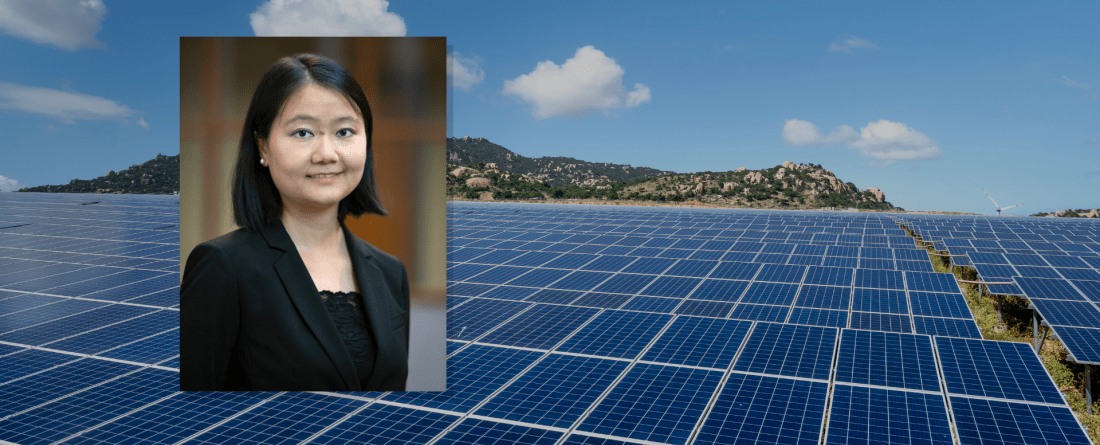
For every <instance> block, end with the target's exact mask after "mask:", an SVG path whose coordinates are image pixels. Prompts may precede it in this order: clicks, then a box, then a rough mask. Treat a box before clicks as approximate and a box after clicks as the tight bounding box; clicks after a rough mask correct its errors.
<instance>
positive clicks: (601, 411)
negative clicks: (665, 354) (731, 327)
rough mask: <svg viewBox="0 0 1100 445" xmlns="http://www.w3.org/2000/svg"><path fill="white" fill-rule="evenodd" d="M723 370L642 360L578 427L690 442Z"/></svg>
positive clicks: (649, 439)
mask: <svg viewBox="0 0 1100 445" xmlns="http://www.w3.org/2000/svg"><path fill="white" fill-rule="evenodd" d="M721 379H722V372H720V371H707V370H702V369H695V368H682V367H677V366H664V365H653V364H646V363H639V364H637V365H635V366H634V368H632V369H631V370H630V371H628V372H627V374H626V376H624V377H623V379H622V381H620V382H619V383H618V384H617V385H615V386H614V387H613V388H612V389H611V392H610V393H609V394H608V395H607V397H606V398H605V399H603V401H602V402H600V403H599V404H598V405H596V407H595V408H594V409H593V411H592V413H591V414H589V415H588V417H587V418H585V419H584V421H582V422H581V424H580V425H579V426H578V427H577V429H578V430H580V431H588V432H593V433H599V434H606V435H612V436H621V437H629V438H632V439H640V440H646V441H652V442H664V443H670V444H684V443H687V439H688V437H689V436H690V435H691V432H692V430H693V429H694V428H695V424H696V422H698V421H699V419H700V418H701V417H702V415H703V411H704V410H705V409H706V407H707V403H708V402H709V401H710V398H711V395H713V394H714V391H715V390H716V389H717V388H718V383H719V382H720V381H721Z"/></svg>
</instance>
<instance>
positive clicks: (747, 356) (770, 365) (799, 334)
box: [733, 322, 837, 380]
mask: <svg viewBox="0 0 1100 445" xmlns="http://www.w3.org/2000/svg"><path fill="white" fill-rule="evenodd" d="M836 337H837V330H836V329H833V328H826V327H818V326H802V325H790V324H777V323H763V322H760V323H757V324H756V327H755V328H754V329H753V332H752V334H751V335H750V336H749V339H748V341H747V343H746V346H745V350H744V351H742V353H741V355H740V357H739V358H738V359H737V363H735V364H734V367H733V369H734V370H735V371H744V372H754V373H762V374H773V375H780V376H790V377H802V378H813V379H826V380H827V379H828V378H829V373H830V369H831V367H832V362H833V350H834V347H835V345H836V340H837V339H836Z"/></svg>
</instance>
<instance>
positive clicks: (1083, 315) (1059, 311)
mask: <svg viewBox="0 0 1100 445" xmlns="http://www.w3.org/2000/svg"><path fill="white" fill-rule="evenodd" d="M1031 304H1032V305H1034V306H1035V310H1037V311H1039V314H1041V315H1042V317H1043V319H1044V320H1046V322H1047V323H1050V324H1052V325H1060V326H1072V327H1082V328H1100V309H1097V308H1096V306H1095V305H1094V304H1093V303H1090V302H1085V301H1066V300H1047V299H1038V298H1037V299H1034V300H1032V301H1031ZM0 339H2V337H0Z"/></svg>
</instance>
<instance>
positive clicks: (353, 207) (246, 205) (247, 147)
mask: <svg viewBox="0 0 1100 445" xmlns="http://www.w3.org/2000/svg"><path fill="white" fill-rule="evenodd" d="M310 84H314V85H318V86H322V87H325V88H329V89H331V90H334V91H336V92H339V93H340V94H342V95H343V96H344V97H345V98H347V99H348V100H349V101H351V102H352V103H354V104H355V105H356V106H358V107H359V112H360V113H361V114H362V118H363V123H364V125H365V127H366V136H367V159H366V162H365V163H364V166H363V177H362V179H360V180H359V185H358V186H356V187H355V189H354V190H352V192H351V194H349V195H348V196H346V197H344V199H341V200H340V204H339V209H338V210H337V218H338V221H339V222H341V223H343V221H344V219H345V218H346V217H347V216H348V215H352V216H360V215H363V214H366V213H373V214H376V215H384V216H385V215H389V213H388V212H386V209H384V208H383V207H382V202H381V200H380V199H378V193H377V192H376V191H375V187H374V161H373V155H372V152H371V130H372V129H373V126H374V121H373V119H372V118H371V112H370V104H368V103H367V96H366V95H365V94H363V89H362V88H360V87H359V83H358V82H356V81H355V78H354V77H352V76H351V73H348V71H347V70H345V69H344V67H342V66H340V64H339V63H336V61H334V60H332V59H329V58H327V57H322V56H318V55H315V54H296V55H293V56H289V57H283V58H281V59H279V60H277V61H275V63H274V64H272V65H271V67H270V68H268V69H267V72H265V73H264V75H263V77H262V78H260V83H259V85H257V86H256V92H255V93H253V94H252V102H251V103H250V104H249V105H248V114H247V115H246V116H245V120H244V129H242V130H241V145H240V153H239V154H238V155H237V167H236V172H235V174H234V176H233V192H232V194H233V219H234V221H236V223H237V225H238V226H241V227H245V228H247V229H249V230H252V231H256V232H259V231H260V230H261V229H263V228H264V227H265V226H271V225H274V224H276V223H277V222H278V221H279V217H280V216H281V215H282V212H283V201H282V198H281V197H280V195H279V189H278V188H276V187H275V182H274V181H273V180H272V179H271V171H270V170H268V169H267V168H265V167H264V166H262V165H260V163H259V159H260V154H259V144H258V142H257V138H258V139H264V140H266V139H267V138H268V137H269V136H270V133H271V126H272V124H273V123H274V121H275V117H276V116H278V114H279V111H280V110H281V109H282V107H283V104H284V103H285V102H286V100H287V98H289V97H290V96H291V95H292V94H294V92H296V91H298V90H299V89H301V88H302V87H304V86H306V85H310Z"/></svg>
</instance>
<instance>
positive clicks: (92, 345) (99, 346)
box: [20, 310, 179, 354]
mask: <svg viewBox="0 0 1100 445" xmlns="http://www.w3.org/2000/svg"><path fill="white" fill-rule="evenodd" d="M166 326H179V312H178V311H169V310H162V311H157V312H154V313H150V314H147V315H144V316H140V317H137V318H133V319H130V320H127V321H123V322H121V323H118V324H115V325H112V326H108V327H106V328H104V329H98V330H94V331H90V332H85V333H82V334H79V335H75V336H72V337H69V338H65V339H62V340H57V341H54V342H51V343H47V344H46V347H48V348H51V349H59V350H62V351H71V352H77V353H82V354H97V353H99V352H103V351H106V350H108V349H112V348H115V347H117V346H121V345H124V344H127V343H131V342H135V341H138V340H141V339H143V338H146V337H149V336H151V335H154V334H157V333H160V332H164V331H166V330H167V329H165V327H166ZM20 332H22V331H20Z"/></svg>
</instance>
